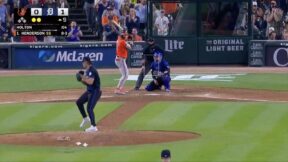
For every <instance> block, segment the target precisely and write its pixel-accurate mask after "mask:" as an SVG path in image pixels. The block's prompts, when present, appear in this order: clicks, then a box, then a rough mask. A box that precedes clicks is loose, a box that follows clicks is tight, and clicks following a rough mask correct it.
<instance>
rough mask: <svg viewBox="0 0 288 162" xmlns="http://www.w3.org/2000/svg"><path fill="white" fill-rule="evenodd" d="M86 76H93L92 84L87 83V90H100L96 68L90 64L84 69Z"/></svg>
mask: <svg viewBox="0 0 288 162" xmlns="http://www.w3.org/2000/svg"><path fill="white" fill-rule="evenodd" d="M86 76H88V77H89V78H94V82H93V84H92V85H88V84H87V91H89V92H94V91H95V90H97V91H98V90H100V77H99V74H98V72H97V70H96V69H95V68H94V67H93V66H90V68H89V69H88V70H86Z"/></svg>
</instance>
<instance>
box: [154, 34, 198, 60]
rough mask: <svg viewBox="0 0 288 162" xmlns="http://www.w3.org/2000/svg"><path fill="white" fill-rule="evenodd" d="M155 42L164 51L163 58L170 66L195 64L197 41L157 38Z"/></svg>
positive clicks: (194, 39) (193, 39)
mask: <svg viewBox="0 0 288 162" xmlns="http://www.w3.org/2000/svg"><path fill="white" fill-rule="evenodd" d="M154 39H155V42H156V43H157V44H158V45H159V46H160V47H162V49H163V50H164V51H165V54H164V57H165V59H167V60H168V62H169V63H170V64H171V65H195V64H197V39H196V38H179V37H175V38H173V37H167V38H164V37H157V38H154Z"/></svg>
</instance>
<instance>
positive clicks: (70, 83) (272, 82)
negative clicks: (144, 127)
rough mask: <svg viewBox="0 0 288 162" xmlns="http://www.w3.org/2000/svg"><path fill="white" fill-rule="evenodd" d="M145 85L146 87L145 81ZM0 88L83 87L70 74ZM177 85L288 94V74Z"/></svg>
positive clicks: (10, 81) (7, 80)
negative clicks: (258, 90) (287, 92)
mask: <svg viewBox="0 0 288 162" xmlns="http://www.w3.org/2000/svg"><path fill="white" fill-rule="evenodd" d="M115 79H119V75H108V74H105V75H101V84H102V86H103V87H114V86H115V85H117V80H115ZM134 84H135V81H128V82H127V85H129V86H133V85H134ZM144 84H147V82H146V83H144ZM0 85H1V86H0V92H22V91H42V90H57V89H74V88H81V87H83V85H82V84H80V83H78V82H77V81H76V80H75V77H74V76H73V75H54V76H49V75H40V76H35V75H33V76H5V77H4V76H2V77H1V76H0ZM176 85H188V86H201V87H226V88H245V89H263V90H275V91H288V74H247V75H240V76H237V77H236V78H235V79H234V81H232V82H219V81H209V82H203V81H173V82H172V88H173V86H176Z"/></svg>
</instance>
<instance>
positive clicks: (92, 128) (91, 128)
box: [85, 125, 98, 132]
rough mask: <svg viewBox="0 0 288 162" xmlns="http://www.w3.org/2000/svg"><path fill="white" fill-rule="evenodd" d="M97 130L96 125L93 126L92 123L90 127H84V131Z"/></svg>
mask: <svg viewBox="0 0 288 162" xmlns="http://www.w3.org/2000/svg"><path fill="white" fill-rule="evenodd" d="M97 131H98V129H97V127H96V126H95V127H94V126H92V125H91V127H89V128H87V129H85V132H97Z"/></svg>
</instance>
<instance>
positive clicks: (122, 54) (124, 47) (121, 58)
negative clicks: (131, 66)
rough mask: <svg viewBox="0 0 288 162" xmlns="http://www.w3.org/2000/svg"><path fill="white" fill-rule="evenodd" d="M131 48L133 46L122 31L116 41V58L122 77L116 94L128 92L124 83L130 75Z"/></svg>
mask: <svg viewBox="0 0 288 162" xmlns="http://www.w3.org/2000/svg"><path fill="white" fill-rule="evenodd" d="M129 49H130V50H131V46H130V45H129V44H128V43H127V42H126V37H125V33H121V35H120V36H119V37H118V40H117V42H116V58H115V64H116V66H117V67H118V68H119V71H120V73H121V78H120V80H119V83H118V85H117V88H116V89H115V94H121V95H123V94H126V92H125V91H124V85H125V83H126V81H127V79H128V75H129V71H128V67H127V64H126V59H127V57H128V50H129Z"/></svg>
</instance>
